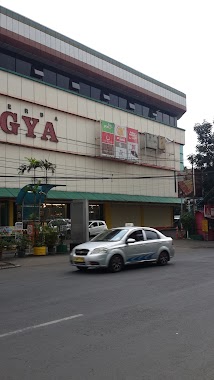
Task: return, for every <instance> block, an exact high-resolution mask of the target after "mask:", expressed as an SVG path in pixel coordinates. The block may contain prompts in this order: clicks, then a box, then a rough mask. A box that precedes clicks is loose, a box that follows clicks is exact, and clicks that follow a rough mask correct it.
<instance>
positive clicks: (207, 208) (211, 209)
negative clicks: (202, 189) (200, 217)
mask: <svg viewBox="0 0 214 380" xmlns="http://www.w3.org/2000/svg"><path fill="white" fill-rule="evenodd" d="M204 216H205V218H209V219H214V205H204Z"/></svg>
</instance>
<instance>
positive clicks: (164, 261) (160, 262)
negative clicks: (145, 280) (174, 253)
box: [157, 251, 169, 265]
mask: <svg viewBox="0 0 214 380" xmlns="http://www.w3.org/2000/svg"><path fill="white" fill-rule="evenodd" d="M168 261H169V255H168V253H167V252H166V251H163V252H161V253H160V255H159V257H158V261H157V264H158V265H166V264H167V263H168Z"/></svg>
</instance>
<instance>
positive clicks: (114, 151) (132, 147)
mask: <svg viewBox="0 0 214 380" xmlns="http://www.w3.org/2000/svg"><path fill="white" fill-rule="evenodd" d="M100 125H101V138H100V142H101V144H100V148H101V156H107V157H112V158H117V159H120V160H131V161H136V160H138V131H137V130H136V129H133V128H128V127H123V126H120V125H116V124H114V123H109V122H108V121H103V120H102V121H101V123H100Z"/></svg>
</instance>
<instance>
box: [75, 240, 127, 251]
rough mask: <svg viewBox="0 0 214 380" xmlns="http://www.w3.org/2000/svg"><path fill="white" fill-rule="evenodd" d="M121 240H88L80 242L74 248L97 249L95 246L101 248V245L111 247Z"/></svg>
mask: <svg viewBox="0 0 214 380" xmlns="http://www.w3.org/2000/svg"><path fill="white" fill-rule="evenodd" d="M118 243H120V242H115V241H114V242H112V241H88V242H86V243H83V244H79V245H77V246H76V247H74V249H88V250H89V251H91V250H93V249H95V248H100V247H105V248H111V247H114V246H115V245H117V244H118Z"/></svg>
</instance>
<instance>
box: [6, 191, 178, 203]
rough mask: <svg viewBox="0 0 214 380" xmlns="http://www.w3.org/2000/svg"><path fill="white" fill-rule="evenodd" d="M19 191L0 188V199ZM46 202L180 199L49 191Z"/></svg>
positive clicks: (174, 201) (12, 195) (175, 201)
mask: <svg viewBox="0 0 214 380" xmlns="http://www.w3.org/2000/svg"><path fill="white" fill-rule="evenodd" d="M19 191H20V189H17V188H0V198H7V199H8V198H9V199H13V198H16V197H17V195H18V193H19ZM47 199H48V200H57V201H71V200H72V199H88V200H89V201H103V202H105V201H111V202H135V203H156V204H158V203H162V204H180V203H181V199H180V198H176V197H158V196H149V195H129V194H111V193H104V194H103V193H90V192H81V191H60V190H50V191H49V193H48V195H47Z"/></svg>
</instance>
